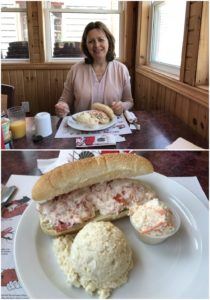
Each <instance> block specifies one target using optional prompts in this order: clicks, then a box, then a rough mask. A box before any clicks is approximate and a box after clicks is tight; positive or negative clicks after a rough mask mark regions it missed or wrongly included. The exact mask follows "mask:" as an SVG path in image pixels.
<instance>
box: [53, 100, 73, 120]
mask: <svg viewBox="0 0 210 300" xmlns="http://www.w3.org/2000/svg"><path fill="white" fill-rule="evenodd" d="M69 112H70V110H69V106H68V104H67V103H66V102H63V101H59V102H58V103H57V104H56V105H55V113H56V115H57V116H58V117H60V118H63V117H65V116H67V115H68V113H69Z"/></svg>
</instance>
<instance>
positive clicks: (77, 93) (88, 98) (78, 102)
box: [59, 60, 133, 113]
mask: <svg viewBox="0 0 210 300" xmlns="http://www.w3.org/2000/svg"><path fill="white" fill-rule="evenodd" d="M59 100H60V101H64V102H66V103H68V104H69V107H70V109H71V108H72V107H73V109H74V113H76V112H80V111H84V110H89V109H90V108H91V104H92V103H94V102H100V103H104V104H106V105H109V106H111V104H112V102H113V101H122V102H123V108H124V110H128V109H130V108H132V106H133V98H132V94H131V85H130V76H129V73H128V69H127V68H126V66H125V65H124V64H122V63H120V62H118V61H116V60H114V61H111V62H109V63H108V66H107V68H106V71H105V73H104V75H103V77H102V79H101V80H100V81H98V79H97V77H96V74H95V72H94V70H93V68H92V66H91V65H89V64H85V63H84V62H79V63H76V64H75V65H73V66H72V68H71V70H70V71H69V72H68V75H67V78H66V81H65V83H64V89H63V93H62V95H61V98H60V99H59Z"/></svg>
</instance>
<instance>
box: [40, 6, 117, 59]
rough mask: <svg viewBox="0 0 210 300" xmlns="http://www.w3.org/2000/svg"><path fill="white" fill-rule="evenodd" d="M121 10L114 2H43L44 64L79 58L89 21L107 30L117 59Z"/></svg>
mask: <svg viewBox="0 0 210 300" xmlns="http://www.w3.org/2000/svg"><path fill="white" fill-rule="evenodd" d="M121 6H122V5H121V4H120V2H118V1H117V0H97V1H95V0H88V1H87V0H69V1H65V0H63V1H62V2H60V1H56V2H52V1H46V2H45V32H46V49H47V51H46V60H48V61H50V60H59V59H65V58H68V59H69V58H74V59H75V58H76V57H80V58H81V57H82V53H81V51H80V42H81V38H82V33H83V31H84V28H85V26H86V25H87V24H88V23H89V22H92V21H93V22H94V21H102V22H103V23H105V24H106V25H107V26H108V28H109V29H110V31H111V32H112V34H113V35H114V37H115V41H116V44H115V51H116V55H117V57H119V55H120V22H121Z"/></svg>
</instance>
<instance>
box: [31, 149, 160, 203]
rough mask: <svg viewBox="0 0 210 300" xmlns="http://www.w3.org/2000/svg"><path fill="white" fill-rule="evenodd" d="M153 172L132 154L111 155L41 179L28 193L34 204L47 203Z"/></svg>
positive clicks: (80, 162) (57, 170)
mask: <svg viewBox="0 0 210 300" xmlns="http://www.w3.org/2000/svg"><path fill="white" fill-rule="evenodd" d="M153 171H154V170H153V166H152V164H151V163H150V161H149V160H147V159H146V158H144V157H142V156H139V155H136V154H125V153H119V154H116V153H114V154H113V153H111V154H103V155H100V156H96V157H90V158H85V159H82V160H78V161H75V162H71V163H67V164H65V165H62V166H60V167H57V168H55V169H54V170H52V171H50V172H48V173H46V174H44V175H42V176H41V177H40V178H39V179H38V181H37V182H36V183H35V185H34V187H33V189H32V198H33V200H35V201H47V200H51V199H53V198H54V197H56V196H59V195H62V194H66V193H69V192H71V191H74V190H76V189H79V188H83V187H87V186H90V185H93V184H96V183H100V182H105V181H109V180H113V179H119V178H128V177H135V176H139V175H144V174H148V173H152V172H153Z"/></svg>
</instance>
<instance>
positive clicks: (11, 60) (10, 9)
mask: <svg viewBox="0 0 210 300" xmlns="http://www.w3.org/2000/svg"><path fill="white" fill-rule="evenodd" d="M26 6H27V1H26ZM1 12H15V13H16V12H25V13H26V17H28V16H27V7H26V8H20V7H1ZM27 30H28V28H27ZM28 34H29V32H28ZM28 47H29V36H28ZM1 61H2V63H7V64H8V63H11V64H14V63H23V62H29V61H30V52H29V58H18V59H16V58H6V59H1Z"/></svg>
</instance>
